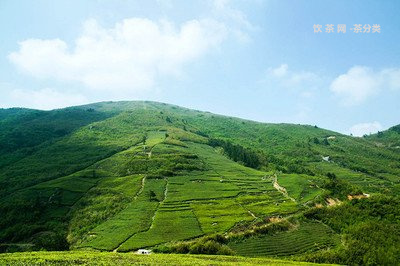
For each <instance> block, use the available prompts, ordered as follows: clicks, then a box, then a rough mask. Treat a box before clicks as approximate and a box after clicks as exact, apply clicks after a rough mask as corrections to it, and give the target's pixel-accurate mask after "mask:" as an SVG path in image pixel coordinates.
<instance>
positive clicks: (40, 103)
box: [9, 88, 87, 110]
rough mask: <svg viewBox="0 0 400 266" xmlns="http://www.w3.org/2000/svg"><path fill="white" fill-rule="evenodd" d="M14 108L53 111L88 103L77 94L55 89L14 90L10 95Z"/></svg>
mask: <svg viewBox="0 0 400 266" xmlns="http://www.w3.org/2000/svg"><path fill="white" fill-rule="evenodd" d="M9 98H10V100H11V101H12V102H13V106H17V107H27V108H33V109H41V110H52V109H56V108H63V107H68V106H74V105H81V104H84V103H87V99H86V98H85V97H84V96H82V95H80V94H76V93H69V92H64V93H62V92H59V91H57V90H55V89H51V88H45V89H42V90H37V91H32V90H21V89H15V90H12V91H11V92H10V94H9Z"/></svg>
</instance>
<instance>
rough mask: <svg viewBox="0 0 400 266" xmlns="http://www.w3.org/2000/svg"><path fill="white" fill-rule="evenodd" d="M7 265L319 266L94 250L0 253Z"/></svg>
mask: <svg viewBox="0 0 400 266" xmlns="http://www.w3.org/2000/svg"><path fill="white" fill-rule="evenodd" d="M0 264H5V265H75V264H79V265H166V264H167V265H204V266H206V265H277V266H280V265H282V266H283V265H318V264H314V263H307V262H299V261H296V262H292V261H285V260H279V259H268V258H263V259H260V258H244V257H234V256H212V255H175V254H152V255H149V256H146V255H136V254H132V253H122V254H121V253H111V252H91V251H70V252H24V253H6V254H0Z"/></svg>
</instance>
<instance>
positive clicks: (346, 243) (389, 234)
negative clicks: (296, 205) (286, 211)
mask: <svg viewBox="0 0 400 266" xmlns="http://www.w3.org/2000/svg"><path fill="white" fill-rule="evenodd" d="M304 216H305V217H306V218H309V219H312V220H319V221H321V222H323V223H325V224H327V225H329V226H330V227H331V228H332V229H333V230H334V231H336V232H337V233H339V234H342V236H343V238H342V241H343V245H339V246H338V247H337V248H334V249H328V250H323V251H320V252H314V253H310V254H307V255H305V256H304V257H303V258H302V259H305V260H307V261H310V262H318V263H337V264H346V265H398V263H399V261H400V219H399V217H400V198H399V197H390V196H382V195H376V196H372V197H370V198H365V199H359V200H357V199H354V200H351V201H346V202H343V203H342V204H340V205H338V206H337V207H335V208H313V209H310V210H308V211H306V212H305V213H304Z"/></svg>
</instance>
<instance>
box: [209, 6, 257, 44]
mask: <svg viewBox="0 0 400 266" xmlns="http://www.w3.org/2000/svg"><path fill="white" fill-rule="evenodd" d="M211 3H212V5H211V7H212V12H213V14H214V16H216V17H218V18H220V19H222V20H224V21H226V22H227V23H228V24H230V25H233V27H230V28H229V31H230V33H231V34H232V35H233V36H235V37H236V39H238V40H240V41H241V42H249V41H250V40H251V38H250V36H249V35H248V34H247V32H248V31H255V30H256V29H257V27H256V26H254V25H253V24H252V23H251V22H250V21H249V20H248V19H247V16H246V15H245V14H244V13H243V12H242V11H241V10H239V9H237V8H233V7H232V5H231V1H230V0H213V1H212V2H211Z"/></svg>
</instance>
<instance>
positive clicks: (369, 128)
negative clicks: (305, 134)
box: [349, 121, 383, 137]
mask: <svg viewBox="0 0 400 266" xmlns="http://www.w3.org/2000/svg"><path fill="white" fill-rule="evenodd" d="M382 129H383V127H382V125H381V124H380V123H379V122H376V121H375V122H372V123H361V124H356V125H354V126H352V127H351V128H350V129H349V132H350V133H351V134H353V135H354V136H358V137H361V136H363V135H365V134H371V133H376V132H378V131H380V130H382Z"/></svg>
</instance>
